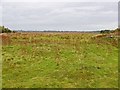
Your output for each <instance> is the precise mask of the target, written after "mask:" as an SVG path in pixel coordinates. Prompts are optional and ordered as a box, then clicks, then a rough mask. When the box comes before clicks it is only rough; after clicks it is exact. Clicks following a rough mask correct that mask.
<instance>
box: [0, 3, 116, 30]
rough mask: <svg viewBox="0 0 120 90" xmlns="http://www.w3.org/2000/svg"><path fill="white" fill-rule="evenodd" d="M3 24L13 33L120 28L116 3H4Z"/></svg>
mask: <svg viewBox="0 0 120 90" xmlns="http://www.w3.org/2000/svg"><path fill="white" fill-rule="evenodd" d="M2 6H3V7H2V15H1V16H2V21H3V22H2V24H3V25H4V26H6V27H8V28H10V29H13V30H21V29H22V30H80V31H81V30H82V31H83V30H101V29H115V28H117V27H118V3H117V2H4V3H2Z"/></svg>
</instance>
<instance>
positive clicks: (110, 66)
mask: <svg viewBox="0 0 120 90" xmlns="http://www.w3.org/2000/svg"><path fill="white" fill-rule="evenodd" d="M96 35H97V34H94V33H64V32H63V33H47V32H46V33H44V32H43V33H10V34H9V35H8V36H9V39H8V41H9V42H10V43H6V42H8V41H7V40H4V41H3V46H2V57H3V65H2V68H3V70H2V73H3V75H2V82H3V83H2V85H3V88H117V87H118V47H117V46H118V43H117V42H118V38H109V37H107V36H105V37H96ZM93 36H95V37H94V38H92V37H93Z"/></svg>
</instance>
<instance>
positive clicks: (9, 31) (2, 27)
mask: <svg viewBox="0 0 120 90" xmlns="http://www.w3.org/2000/svg"><path fill="white" fill-rule="evenodd" d="M0 32H1V33H11V32H15V31H11V30H10V29H8V28H5V27H4V26H0Z"/></svg>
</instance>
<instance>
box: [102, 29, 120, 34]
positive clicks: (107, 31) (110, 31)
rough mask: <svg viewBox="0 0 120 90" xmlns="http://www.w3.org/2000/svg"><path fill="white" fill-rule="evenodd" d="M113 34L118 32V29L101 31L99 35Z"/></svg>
mask: <svg viewBox="0 0 120 90" xmlns="http://www.w3.org/2000/svg"><path fill="white" fill-rule="evenodd" d="M114 32H120V28H117V29H115V30H101V31H100V33H114Z"/></svg>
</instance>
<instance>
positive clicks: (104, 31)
mask: <svg viewBox="0 0 120 90" xmlns="http://www.w3.org/2000/svg"><path fill="white" fill-rule="evenodd" d="M110 32H111V31H110V30H101V31H100V33H110Z"/></svg>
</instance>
